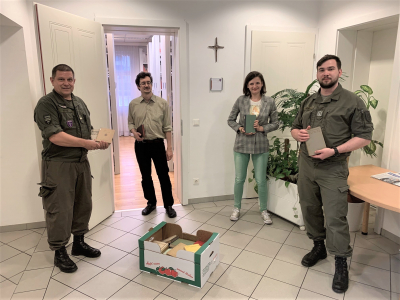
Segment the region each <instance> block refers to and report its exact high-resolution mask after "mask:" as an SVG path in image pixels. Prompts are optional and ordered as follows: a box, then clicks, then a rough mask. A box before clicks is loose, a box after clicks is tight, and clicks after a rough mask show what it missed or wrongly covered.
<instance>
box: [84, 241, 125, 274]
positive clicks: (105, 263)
mask: <svg viewBox="0 0 400 300" xmlns="http://www.w3.org/2000/svg"><path fill="white" fill-rule="evenodd" d="M126 255H127V253H126V252H124V251H121V250H118V249H115V248H113V247H110V246H104V247H103V248H101V256H99V257H95V258H90V257H85V258H84V260H85V261H87V262H90V263H91V264H93V265H95V266H98V267H100V268H102V269H107V268H108V267H109V266H111V265H112V264H114V263H115V262H117V261H118V260H120V259H121V258H123V257H124V256H126Z"/></svg>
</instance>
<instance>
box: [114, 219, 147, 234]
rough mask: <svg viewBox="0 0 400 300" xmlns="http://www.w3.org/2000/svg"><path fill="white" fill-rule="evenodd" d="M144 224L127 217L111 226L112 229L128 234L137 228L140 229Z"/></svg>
mask: <svg viewBox="0 0 400 300" xmlns="http://www.w3.org/2000/svg"><path fill="white" fill-rule="evenodd" d="M143 223H144V221H140V220H136V219H132V218H128V217H126V218H123V219H122V220H120V221H118V222H115V223H113V224H112V225H110V227H112V228H115V229H119V230H122V231H127V232H128V231H131V230H133V229H135V228H136V227H139V226H140V225H142V224H143Z"/></svg>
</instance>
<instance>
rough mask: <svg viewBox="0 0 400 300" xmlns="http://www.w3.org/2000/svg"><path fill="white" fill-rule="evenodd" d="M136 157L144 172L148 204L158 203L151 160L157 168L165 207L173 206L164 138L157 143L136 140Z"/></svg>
mask: <svg viewBox="0 0 400 300" xmlns="http://www.w3.org/2000/svg"><path fill="white" fill-rule="evenodd" d="M135 152H136V159H137V162H138V164H139V169H140V173H141V174H142V188H143V194H144V198H145V199H146V200H147V205H149V204H150V205H156V204H157V198H156V192H155V191H154V184H153V179H152V178H151V160H153V163H154V166H155V168H156V172H157V176H158V179H159V180H160V186H161V193H162V197H163V201H164V207H165V208H166V207H167V206H172V205H173V204H174V198H173V196H172V185H171V180H170V178H169V175H168V171H169V170H168V164H167V155H166V151H165V146H164V142H163V140H162V139H160V140H159V142H156V143H146V142H138V141H136V142H135Z"/></svg>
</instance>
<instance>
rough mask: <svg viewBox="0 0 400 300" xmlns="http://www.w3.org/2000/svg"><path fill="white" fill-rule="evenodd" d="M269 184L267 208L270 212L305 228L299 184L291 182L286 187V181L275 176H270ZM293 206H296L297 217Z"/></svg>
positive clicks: (302, 228)
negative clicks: (276, 178)
mask: <svg viewBox="0 0 400 300" xmlns="http://www.w3.org/2000/svg"><path fill="white" fill-rule="evenodd" d="M268 177H269V176H268ZM267 185H268V202H267V209H268V210H269V211H270V212H272V213H274V214H276V215H278V216H280V217H282V218H284V219H286V220H288V221H290V222H292V223H294V224H296V225H298V226H300V229H301V230H304V220H303V214H302V212H301V208H300V203H299V194H298V192H297V184H294V183H290V184H289V186H288V187H286V186H285V181H283V180H275V178H273V177H269V180H268V182H267ZM293 208H296V211H297V218H296V217H295V215H296V214H295V212H294V210H293Z"/></svg>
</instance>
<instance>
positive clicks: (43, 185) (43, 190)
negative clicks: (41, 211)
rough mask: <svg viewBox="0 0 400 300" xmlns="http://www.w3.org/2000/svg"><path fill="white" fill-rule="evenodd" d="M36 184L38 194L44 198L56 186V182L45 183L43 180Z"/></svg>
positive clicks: (51, 192)
mask: <svg viewBox="0 0 400 300" xmlns="http://www.w3.org/2000/svg"><path fill="white" fill-rule="evenodd" d="M38 185H40V186H41V187H40V191H39V194H38V196H39V197H42V198H45V197H48V196H50V195H51V194H53V192H54V190H55V189H56V188H57V185H56V184H47V183H44V182H41V183H38Z"/></svg>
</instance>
